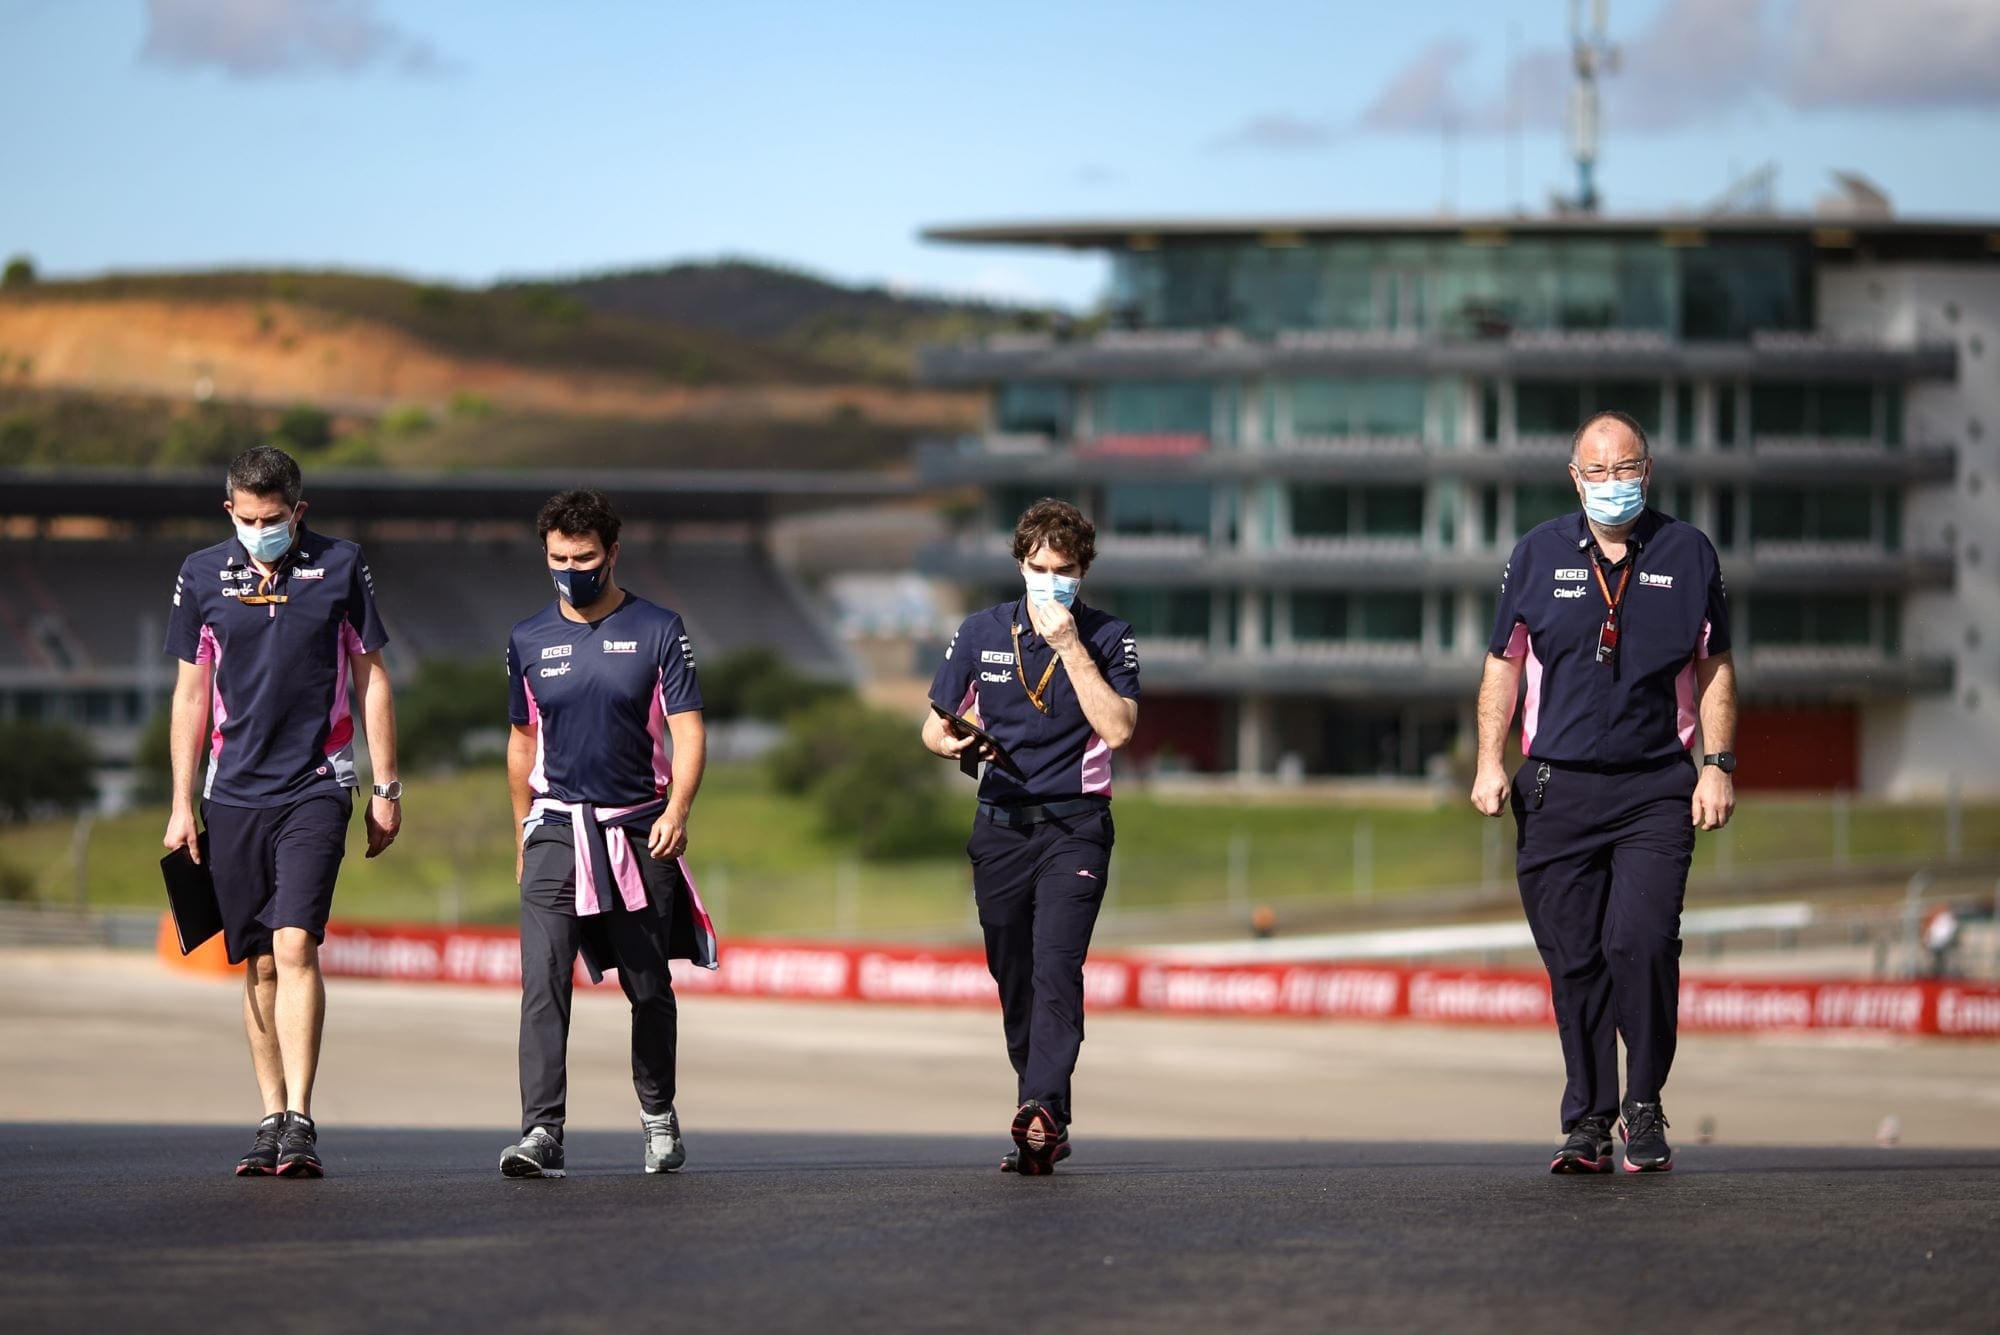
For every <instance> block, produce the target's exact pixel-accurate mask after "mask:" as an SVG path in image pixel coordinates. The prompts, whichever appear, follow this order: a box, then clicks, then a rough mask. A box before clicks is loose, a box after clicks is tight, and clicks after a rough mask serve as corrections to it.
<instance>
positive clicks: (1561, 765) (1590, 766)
mask: <svg viewBox="0 0 2000 1335" xmlns="http://www.w3.org/2000/svg"><path fill="white" fill-rule="evenodd" d="M1692 760H1693V757H1692V756H1690V755H1689V754H1688V753H1687V752H1686V751H1681V752H1679V753H1677V754H1675V755H1671V756H1660V757H1657V758H1655V759H1653V760H1633V761H1628V762H1625V763H1622V764H1609V765H1607V764H1603V763H1600V762H1598V761H1592V760H1542V759H1540V758H1538V757H1536V756H1529V757H1528V763H1530V764H1533V765H1547V766H1548V767H1549V768H1550V769H1560V770H1574V771H1576V772H1577V773H1580V774H1651V773H1652V772H1653V771H1654V770H1662V769H1666V768H1667V767H1668V766H1669V765H1686V764H1689V763H1691V762H1692Z"/></svg>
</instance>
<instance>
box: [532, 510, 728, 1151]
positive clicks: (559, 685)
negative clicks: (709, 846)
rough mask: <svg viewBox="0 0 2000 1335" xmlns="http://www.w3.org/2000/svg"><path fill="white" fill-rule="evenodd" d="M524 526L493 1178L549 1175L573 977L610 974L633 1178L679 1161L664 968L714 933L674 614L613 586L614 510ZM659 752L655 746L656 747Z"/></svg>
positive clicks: (559, 1135)
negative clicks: (515, 932) (698, 866)
mask: <svg viewBox="0 0 2000 1335" xmlns="http://www.w3.org/2000/svg"><path fill="white" fill-rule="evenodd" d="M536 527H537V528H538V529H539V530H540V531H541V536H542V549H543V555H544V556H545V557H546V558H547V561H548V569H549V576H550V578H551V579H552V580H553V581H554V583H555V588H556V598H555V601H553V602H552V603H550V604H549V605H548V606H547V607H545V608H543V609H542V610H541V611H539V612H537V613H535V615H533V616H531V617H529V618H527V619H526V620H525V621H522V622H521V623H520V624H518V625H516V626H515V627H514V632H513V634H512V636H510V637H509V639H508V642H507V686H508V691H509V696H510V698H509V705H508V718H509V719H510V721H511V722H512V723H513V725H514V730H513V734H512V736H511V737H510V738H509V739H508V744H507V782H508V788H509V790H510V792H511V793H512V795H513V799H514V825H515V829H516V830H517V831H518V837H519V838H520V841H521V843H520V851H519V853H518V855H517V857H516V859H515V864H514V870H515V875H516V877H517V879H519V881H520V883H521V1139H520V1140H519V1141H517V1142H516V1143H514V1144H512V1145H509V1146H508V1147H507V1149H506V1151H505V1152H504V1153H503V1154H502V1155H501V1156H500V1171H501V1172H502V1173H504V1174H506V1175H507V1176H508V1177H561V1176H563V1173H564V1168H563V1143H562V1142H563V1122H564V1119H565V1117H566V1115H567V1112H568V1107H567V1105H568V1088H569V1080H568V1060H567V1050H568V1046H569V1019H570V993H571V983H572V980H573V978H574V975H575V972H576V957H577V952H578V951H579V950H581V951H582V952H583V957H584V962H585V964H586V965H588V966H589V969H590V973H591V976H592V977H593V978H601V977H602V976H603V971H604V970H605V969H606V968H616V969H617V970H618V985H619V987H620V988H622V989H623V990H624V992H625V997H626V999H627V1000H628V1001H630V1002H631V1003H632V1085H633V1088H634V1089H635V1090H637V1092H638V1095H639V1114H640V1118H639V1120H640V1123H641V1125H642V1128H643V1131H644V1136H645V1148H644V1166H645V1170H646V1171H647V1172H648V1173H671V1172H673V1171H674V1170H675V1169H677V1168H679V1167H680V1166H681V1165H682V1164H683V1163H685V1162H686V1160H687V1150H686V1148H685V1147H684V1146H683V1145H682V1143H681V1127H680V1119H679V1117H678V1116H677V1115H676V1114H675V1112H674V1066H675V1054H676V1045H677V1041H678V1037H679V1032H678V1008H677V1007H676V1005H675V1003H674V988H673V978H672V976H671V974H670V973H669V971H668V961H669V960H672V959H692V960H694V961H695V962H696V963H698V964H702V965H704V966H706V967H708V968H711V969H712V968H714V967H715V933H714V931H713V929H712V928H711V927H710V925H709V920H708V914H707V913H706V912H705V911H704V910H703V908H702V905H701V899H700V897H699V896H698V895H696V893H695V889H694V882H693V880H692V879H691V878H690V877H689V875H688V870H687V863H686V862H685V861H684V860H683V859H682V857H681V854H682V853H683V852H685V851H686V849H687V843H688V813H689V810H690V809H691V808H692V807H693V805H694V795H695V790H696V789H698V788H700V787H701V772H702V766H703V762H704V760H705V758H706V755H707V746H708V743H707V733H706V731H705V730H704V728H703V725H702V717H701V687H700V684H699V683H698V682H697V681H696V679H695V666H694V649H693V647H692V646H691V645H690V644H689V642H688V635H687V631H686V629H685V628H684V627H683V626H682V624H681V618H680V615H679V614H678V613H676V612H672V611H669V610H668V609H666V608H664V607H659V606H657V605H655V604H653V603H649V602H647V601H646V600H645V599H644V598H641V597H639V596H637V595H636V594H633V593H629V592H627V591H626V590H624V589H621V588H619V587H618V583H617V566H618V530H619V520H618V515H617V513H616V512H615V511H614V510H613V509H612V508H611V502H610V501H609V500H608V499H606V498H605V496H604V494H603V493H602V492H597V491H565V492H560V493H558V494H557V495H555V496H553V497H551V498H550V499H549V501H548V503H547V504H546V505H544V506H543V507H542V512H541V516H540V518H539V519H538V520H537V522H536ZM670 743H671V748H670V746H669V744H670Z"/></svg>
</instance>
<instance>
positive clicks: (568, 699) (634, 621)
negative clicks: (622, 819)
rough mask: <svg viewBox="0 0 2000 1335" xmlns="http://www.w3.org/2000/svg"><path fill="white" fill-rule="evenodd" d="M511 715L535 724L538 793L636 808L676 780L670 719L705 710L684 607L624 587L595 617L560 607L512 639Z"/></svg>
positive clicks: (533, 780)
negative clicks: (621, 596)
mask: <svg viewBox="0 0 2000 1335" xmlns="http://www.w3.org/2000/svg"><path fill="white" fill-rule="evenodd" d="M507 698H508V703H507V717H508V718H509V719H511V720H513V722H514V723H516V724H517V725H529V724H532V725H534V728H535V767H534V769H533V771H532V772H530V774H529V775H528V787H529V788H530V789H531V790H532V791H533V792H534V795H535V796H536V797H537V798H551V799H553V800H555V801H557V802H563V803H570V802H588V803H590V804H591V805H592V806H605V807H630V806H640V805H643V804H645V803H647V802H651V801H652V800H653V799H654V798H656V797H658V796H660V795H661V794H663V793H665V792H666V791H667V787H668V785H669V784H671V783H672V782H673V774H674V772H673V765H672V764H671V763H670V761H669V758H668V754H667V715H669V714H684V713H686V712H688V711H689V710H693V709H700V708H701V685H700V683H699V682H698V681H697V680H696V678H695V667H694V647H693V645H692V644H690V643H689V641H688V635H687V630H686V628H685V627H683V626H682V624H681V617H680V613H678V612H673V611H669V610H668V609H666V608H664V607H661V606H659V605H658V604H655V603H649V602H647V601H646V600H645V599H644V598H641V597H639V596H638V595H637V594H633V593H629V592H628V593H627V594H626V595H625V601H623V602H622V603H620V604H618V606H617V607H616V608H614V609H613V610H612V611H611V612H610V613H608V614H607V615H605V616H603V617H601V618H599V619H598V620H596V621H590V622H584V621H572V620H570V619H569V618H568V617H566V616H564V615H563V614H562V609H561V607H560V605H559V604H557V603H553V602H552V603H550V604H549V605H548V606H547V607H545V608H543V609H542V610H541V611H539V612H537V613H535V614H534V615H533V616H531V617H529V618H527V619H526V620H525V621H522V622H520V623H519V624H517V625H516V626H515V627H514V630H513V633H512V635H510V636H509V637H508V640H507Z"/></svg>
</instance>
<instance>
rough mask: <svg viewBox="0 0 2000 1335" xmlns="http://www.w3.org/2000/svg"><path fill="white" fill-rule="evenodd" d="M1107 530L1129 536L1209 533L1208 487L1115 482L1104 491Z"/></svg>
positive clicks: (1200, 536) (1183, 483)
mask: <svg viewBox="0 0 2000 1335" xmlns="http://www.w3.org/2000/svg"><path fill="white" fill-rule="evenodd" d="M1104 508H1105V510H1106V512H1107V515H1108V520H1107V527H1108V528H1109V531H1111V532H1113V533H1118V534H1123V535H1126V536H1129V537H1164V536H1173V537H1199V538H1206V537H1207V536H1208V533H1209V494H1208V487H1207V486H1206V485H1205V484H1203V483H1199V482H1114V483H1111V484H1110V485H1109V486H1107V487H1106V488H1105V489H1104Z"/></svg>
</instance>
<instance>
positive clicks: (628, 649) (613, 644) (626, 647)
mask: <svg viewBox="0 0 2000 1335" xmlns="http://www.w3.org/2000/svg"><path fill="white" fill-rule="evenodd" d="M604 652H605V653H607V654H636V653H638V652H639V642H638V641H637V640H606V641H605V642H604Z"/></svg>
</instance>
